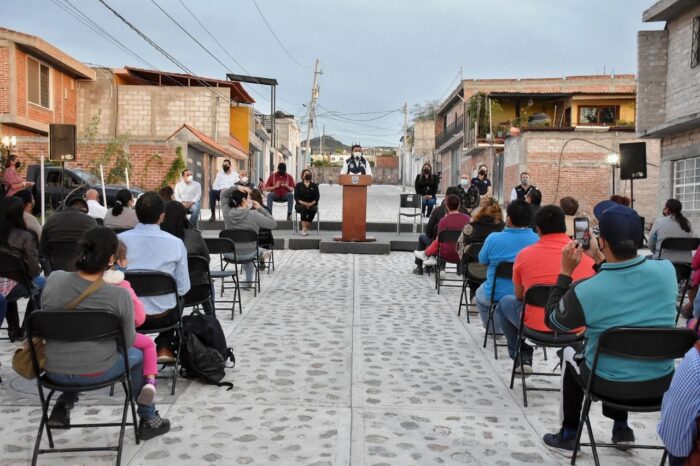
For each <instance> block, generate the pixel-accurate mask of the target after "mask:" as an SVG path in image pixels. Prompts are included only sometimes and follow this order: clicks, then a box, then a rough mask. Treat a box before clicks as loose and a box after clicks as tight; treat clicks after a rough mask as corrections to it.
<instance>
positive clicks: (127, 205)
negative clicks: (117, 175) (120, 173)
mask: <svg viewBox="0 0 700 466" xmlns="http://www.w3.org/2000/svg"><path fill="white" fill-rule="evenodd" d="M133 205H134V197H133V196H132V195H131V191H129V190H128V189H120V190H119V191H117V199H116V200H115V201H114V207H112V210H109V211H107V214H106V215H105V219H104V226H106V227H107V228H119V229H123V228H134V227H135V226H136V224H137V223H139V219H138V218H137V217H136V211H135V210H134V209H133V208H132V207H133ZM88 215H89V214H88Z"/></svg>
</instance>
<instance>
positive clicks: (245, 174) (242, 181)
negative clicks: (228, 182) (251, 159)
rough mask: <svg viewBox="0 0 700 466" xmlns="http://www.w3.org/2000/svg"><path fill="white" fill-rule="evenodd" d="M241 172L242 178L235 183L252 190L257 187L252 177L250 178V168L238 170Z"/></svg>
mask: <svg viewBox="0 0 700 466" xmlns="http://www.w3.org/2000/svg"><path fill="white" fill-rule="evenodd" d="M238 173H239V174H240V178H239V179H238V181H237V182H236V183H235V185H236V186H244V187H246V188H248V189H250V190H253V189H256V188H255V183H253V182H252V181H251V180H250V178H248V170H246V169H245V168H244V169H242V170H240V171H239V172H238Z"/></svg>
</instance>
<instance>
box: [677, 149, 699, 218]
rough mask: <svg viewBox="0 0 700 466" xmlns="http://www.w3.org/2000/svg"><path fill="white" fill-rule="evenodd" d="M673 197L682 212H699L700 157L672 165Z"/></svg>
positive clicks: (679, 161)
mask: <svg viewBox="0 0 700 466" xmlns="http://www.w3.org/2000/svg"><path fill="white" fill-rule="evenodd" d="M673 197H674V198H676V199H678V200H679V201H681V202H682V203H683V210H700V157H693V158H690V159H683V160H678V161H676V162H674V163H673Z"/></svg>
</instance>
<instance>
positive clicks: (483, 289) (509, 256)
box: [475, 200, 538, 334]
mask: <svg viewBox="0 0 700 466" xmlns="http://www.w3.org/2000/svg"><path fill="white" fill-rule="evenodd" d="M506 213H507V216H506V228H505V230H503V231H501V232H497V233H491V234H490V235H489V236H488V237H487V238H486V241H485V242H484V246H483V247H482V248H481V251H480V252H479V263H481V264H484V265H487V266H488V269H487V271H486V281H485V282H484V283H482V284H481V286H479V288H477V290H476V293H475V298H476V307H477V309H478V310H479V317H481V322H482V323H483V325H484V328H486V324H487V323H488V318H489V308H490V307H491V293H492V292H494V290H493V288H494V287H495V292H494V300H495V301H499V300H500V299H501V298H503V297H504V296H506V295H509V294H513V282H512V281H511V280H507V279H505V278H498V279H496V267H498V264H500V263H501V262H513V261H515V256H517V255H518V253H519V252H520V251H522V250H523V248H525V247H526V246H529V245H531V244H533V243H536V242H537V240H538V237H537V234H535V232H534V231H532V228H530V215H532V211H531V210H530V206H529V205H528V204H527V203H525V201H520V200H516V201H513V202H511V203H510V204H508V210H507V211H506ZM494 326H495V331H496V333H497V334H498V333H503V332H502V330H501V329H500V328H499V327H498V326H497V325H496V322H495V321H494ZM487 330H489V331H490V330H492V329H487Z"/></svg>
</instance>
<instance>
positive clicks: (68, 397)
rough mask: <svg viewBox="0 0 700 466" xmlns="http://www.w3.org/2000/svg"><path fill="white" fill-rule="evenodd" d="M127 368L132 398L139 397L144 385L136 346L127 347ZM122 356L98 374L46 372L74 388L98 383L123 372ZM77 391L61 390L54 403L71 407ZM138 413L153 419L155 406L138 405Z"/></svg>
mask: <svg viewBox="0 0 700 466" xmlns="http://www.w3.org/2000/svg"><path fill="white" fill-rule="evenodd" d="M128 354H129V369H130V371H129V372H130V373H131V391H132V394H133V396H134V400H136V399H137V398H138V397H139V393H141V388H142V387H143V385H144V382H145V380H144V378H143V352H141V350H139V349H137V348H129V353H128ZM124 369H125V368H124V357H123V356H122V355H121V354H120V355H119V359H117V362H116V363H114V365H113V366H112V367H110V368H109V369H107V370H106V371H104V372H102V373H100V374H98V375H73V374H55V373H53V372H47V375H48V377H49V379H50V380H51V381H52V382H54V383H57V384H61V385H69V386H73V387H76V388H80V386H82V385H92V384H95V383H100V382H103V381H105V380H111V379H114V378H115V377H117V376H119V375H120V374H123V373H124ZM79 393H80V391H79V390H77V391H74V392H73V391H70V392H63V393H61V395H60V396H59V397H58V399H57V400H56V404H59V403H61V404H63V405H64V406H66V407H67V408H68V409H71V408H72V407H73V405H74V404H75V403H77V402H78V394H79ZM137 412H138V415H139V417H140V418H143V419H153V418H154V417H155V415H156V406H155V404H153V405H138V409H137Z"/></svg>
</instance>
